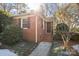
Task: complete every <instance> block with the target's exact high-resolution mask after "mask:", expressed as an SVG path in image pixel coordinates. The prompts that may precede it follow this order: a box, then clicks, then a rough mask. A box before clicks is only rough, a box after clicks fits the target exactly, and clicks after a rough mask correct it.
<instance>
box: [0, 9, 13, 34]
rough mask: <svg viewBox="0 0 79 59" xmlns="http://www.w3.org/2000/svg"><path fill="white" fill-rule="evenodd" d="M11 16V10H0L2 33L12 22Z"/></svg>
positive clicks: (0, 28)
mask: <svg viewBox="0 0 79 59" xmlns="http://www.w3.org/2000/svg"><path fill="white" fill-rule="evenodd" d="M10 16H11V15H10V14H9V12H6V11H3V10H0V33H1V32H2V31H3V30H4V28H5V27H6V26H7V25H10V24H11V23H12V18H11V17H10Z"/></svg>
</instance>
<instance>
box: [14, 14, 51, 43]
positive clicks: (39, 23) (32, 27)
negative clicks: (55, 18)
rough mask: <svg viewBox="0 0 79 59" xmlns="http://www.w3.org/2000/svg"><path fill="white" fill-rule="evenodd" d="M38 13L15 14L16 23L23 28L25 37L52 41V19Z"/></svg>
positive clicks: (33, 39)
mask: <svg viewBox="0 0 79 59" xmlns="http://www.w3.org/2000/svg"><path fill="white" fill-rule="evenodd" d="M48 19H50V17H47V18H43V17H41V16H40V15H37V14H34V13H33V14H32V13H31V14H22V15H16V16H13V20H14V23H15V24H16V25H18V26H19V27H20V28H22V30H23V39H24V40H27V41H32V42H41V41H48V42H51V41H52V20H51V19H50V21H49V20H48Z"/></svg>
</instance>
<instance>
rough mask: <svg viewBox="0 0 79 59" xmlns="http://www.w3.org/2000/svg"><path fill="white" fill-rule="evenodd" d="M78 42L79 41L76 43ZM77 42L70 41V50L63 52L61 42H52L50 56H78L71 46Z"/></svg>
mask: <svg viewBox="0 0 79 59" xmlns="http://www.w3.org/2000/svg"><path fill="white" fill-rule="evenodd" d="M78 42H79V41H78ZM78 42H77V41H72V40H71V41H70V42H69V46H70V48H69V49H67V50H65V49H63V43H62V41H54V42H53V44H52V47H51V50H50V53H49V55H50V56H79V53H78V52H77V51H75V50H74V49H73V48H72V46H73V45H76V44H79V43H78Z"/></svg>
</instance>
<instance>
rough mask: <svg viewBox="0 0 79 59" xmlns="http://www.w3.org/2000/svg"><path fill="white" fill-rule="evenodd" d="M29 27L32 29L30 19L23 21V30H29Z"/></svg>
mask: <svg viewBox="0 0 79 59" xmlns="http://www.w3.org/2000/svg"><path fill="white" fill-rule="evenodd" d="M29 27H30V21H29V19H23V28H29Z"/></svg>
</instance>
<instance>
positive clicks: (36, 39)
mask: <svg viewBox="0 0 79 59" xmlns="http://www.w3.org/2000/svg"><path fill="white" fill-rule="evenodd" d="M35 21H36V23H35V29H36V30H35V34H36V35H35V42H36V43H37V42H38V38H37V16H36V20H35Z"/></svg>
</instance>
